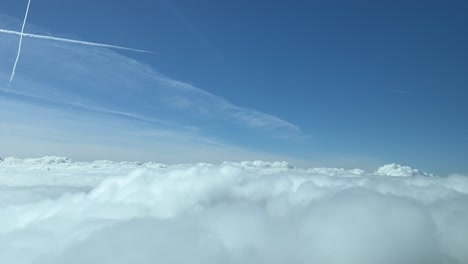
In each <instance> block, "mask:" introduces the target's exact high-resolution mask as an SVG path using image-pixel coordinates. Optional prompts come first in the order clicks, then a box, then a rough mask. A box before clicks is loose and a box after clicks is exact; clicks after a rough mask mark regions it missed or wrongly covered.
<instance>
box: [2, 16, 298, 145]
mask: <svg viewBox="0 0 468 264" xmlns="http://www.w3.org/2000/svg"><path fill="white" fill-rule="evenodd" d="M0 19H2V21H0V27H2V25H4V26H5V25H7V24H11V23H12V22H11V21H9V20H8V19H7V18H5V17H0ZM0 33H1V31H0ZM26 36H30V35H26ZM16 40H17V36H14V35H9V34H6V35H5V34H0V56H1V57H2V58H5V60H3V61H2V62H0V76H2V75H3V76H5V73H7V72H8V71H9V70H10V69H11V65H12V63H13V59H14V58H13V55H12V52H13V51H14V49H15V47H16V42H15V41H16ZM21 55H22V58H21V63H20V64H19V65H18V72H17V77H16V79H15V83H14V85H13V87H12V88H11V89H10V91H9V92H10V93H12V94H13V95H14V96H21V97H22V99H23V100H28V102H32V101H33V99H36V101H37V100H38V99H40V100H43V101H47V104H48V105H49V107H52V105H54V106H55V107H61V108H64V110H66V109H68V108H70V106H71V105H72V104H73V103H75V102H80V104H79V107H73V108H72V109H70V110H78V109H81V110H84V109H86V110H88V111H93V110H96V111H100V112H103V111H104V112H108V113H124V115H125V116H127V117H128V116H130V117H132V116H135V117H138V118H139V119H141V120H142V121H147V120H159V121H165V122H172V123H176V124H179V125H189V124H190V125H195V126H196V125H199V126H202V125H204V124H205V123H219V124H221V125H222V126H226V127H229V126H231V127H237V128H242V129H244V130H246V131H248V130H252V129H255V130H259V131H262V132H263V133H264V135H266V136H272V137H278V136H282V137H299V136H301V135H302V132H301V130H300V128H299V127H298V126H296V125H293V124H290V123H289V122H287V121H285V120H283V119H281V118H279V117H277V116H274V115H272V114H267V113H262V112H260V111H257V110H253V109H249V108H245V107H241V106H238V105H235V104H234V103H231V102H229V101H228V100H226V99H224V98H222V97H220V96H218V95H214V94H212V93H209V92H207V91H205V90H203V89H200V88H198V87H196V86H194V85H191V84H188V83H186V82H182V81H178V80H174V79H172V78H170V77H167V76H165V75H164V74H161V73H160V72H158V71H156V70H155V69H153V68H152V67H150V66H148V65H145V64H143V63H140V62H138V61H136V60H134V59H131V58H129V57H126V56H124V55H122V54H119V53H117V52H114V51H112V50H109V49H105V48H96V47H88V46H80V45H74V44H73V43H62V42H57V41H53V40H48V39H29V38H28V39H25V41H24V43H23V52H22V54H21ZM148 56H157V55H148ZM194 67H196V65H195V66H194ZM5 77H6V76H5ZM2 79H3V78H2ZM0 88H1V86H0ZM4 89H6V87H5V88H4ZM220 90H222V89H220ZM247 96H248V95H247ZM7 99H8V97H7ZM70 102H72V103H71V104H70Z"/></svg>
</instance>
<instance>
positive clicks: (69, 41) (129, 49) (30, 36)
mask: <svg viewBox="0 0 468 264" xmlns="http://www.w3.org/2000/svg"><path fill="white" fill-rule="evenodd" d="M0 33H4V34H10V35H17V36H24V37H28V38H36V39H46V40H55V41H60V42H67V43H73V44H80V45H87V46H94V47H101V48H110V49H119V50H128V51H135V52H141V53H154V52H152V51H148V50H141V49H133V48H127V47H122V46H116V45H110V44H103V43H96V42H89V41H82V40H75V39H67V38H58V37H52V36H45V35H38V34H31V33H21V32H18V31H14V30H6V29H0Z"/></svg>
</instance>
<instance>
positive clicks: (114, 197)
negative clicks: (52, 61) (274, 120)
mask: <svg viewBox="0 0 468 264" xmlns="http://www.w3.org/2000/svg"><path fill="white" fill-rule="evenodd" d="M9 160H10V161H9ZM51 160H53V161H52V162H51ZM61 160H62V161H63V162H60V161H61ZM21 164H23V165H21ZM38 164H39V165H41V166H39V165H38ZM63 164H68V165H67V166H63ZM42 165H45V166H47V167H46V169H44V168H45V167H43V166H42ZM389 166H390V167H388V168H390V169H391V170H389V169H387V168H386V166H384V167H381V168H380V169H379V170H377V172H376V173H368V172H365V171H363V170H359V169H356V170H344V169H333V168H331V169H326V168H316V169H299V168H294V167H293V166H291V165H289V164H287V163H284V162H273V163H271V162H260V161H255V162H241V163H232V162H225V163H223V164H221V165H212V164H186V165H163V164H158V163H138V162H111V161H97V162H92V163H84V162H73V161H70V160H67V159H60V158H52V159H50V158H44V159H36V160H35V161H34V162H32V160H29V159H28V160H22V161H21V160H19V159H15V162H11V159H10V158H6V159H5V160H4V161H2V162H0V199H1V202H0V215H1V216H2V217H1V218H0V259H1V260H2V262H5V263H18V264H46V263H47V264H48V263H52V264H55V263H57V264H58V263H71V264H74V263H96V264H101V263H113V264H114V263H116V264H120V263H122V264H123V263H143V264H145V263H337V264H340V263H346V264H348V263H359V264H362V263H364V264H366V263H369V264H370V263H372V264H374V263H383V264H386V263H389V264H390V263H392V264H393V263H408V264H410V263H411V264H415V263H424V264H426V263H434V264H435V263H468V253H467V252H468V251H467V250H466V249H467V248H466V245H468V210H466V208H468V177H465V176H461V175H452V176H448V177H436V176H434V177H427V175H426V174H422V173H411V172H412V171H413V170H412V169H410V170H407V169H406V167H398V166H396V167H395V166H393V165H389ZM382 168H384V169H382ZM400 168H404V169H401V170H399V169H400ZM395 171H406V173H407V174H404V175H402V174H403V173H401V174H400V175H398V176H411V177H391V176H396V175H395V174H396V173H394V172H395ZM382 175H387V176H388V175H390V176H388V177H387V176H382Z"/></svg>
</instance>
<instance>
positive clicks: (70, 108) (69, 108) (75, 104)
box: [67, 101, 81, 111]
mask: <svg viewBox="0 0 468 264" xmlns="http://www.w3.org/2000/svg"><path fill="white" fill-rule="evenodd" d="M80 102H81V101H77V102H76V103H74V104H73V105H72V106H70V107H68V109H67V111H70V110H72V109H73V107H75V106H77V105H78V104H79V103H80Z"/></svg>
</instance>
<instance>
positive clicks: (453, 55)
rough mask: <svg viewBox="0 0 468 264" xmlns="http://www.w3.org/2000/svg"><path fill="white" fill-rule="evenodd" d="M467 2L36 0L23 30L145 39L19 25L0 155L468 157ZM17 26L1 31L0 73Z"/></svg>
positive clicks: (317, 159)
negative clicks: (18, 54) (120, 48)
mask: <svg viewBox="0 0 468 264" xmlns="http://www.w3.org/2000/svg"><path fill="white" fill-rule="evenodd" d="M26 4H27V2H26V1H17V0H5V1H2V2H1V3H0V10H1V11H0V15H1V16H0V28H2V29H7V30H15V31H20V30H21V21H22V19H23V16H24V11H25V8H26ZM467 11H468V4H467V3H466V2H465V1H243V0H239V1H155V0H152V1H150V0H142V1H136V2H135V1H115V0H114V1H110V0H102V1H92V0H81V1H63V0H62V1H59V0H53V1H52V0H42V1H34V0H32V3H31V8H30V13H29V17H28V22H27V24H26V28H25V31H26V32H28V33H36V34H43V35H52V36H57V37H64V38H72V39H80V40H85V41H92V42H98V43H107V44H114V45H119V46H125V47H132V48H138V49H145V50H150V51H154V52H155V53H154V54H147V53H135V52H127V51H118V50H108V49H102V48H95V47H89V46H80V45H73V44H66V43H58V42H54V41H48V40H39V39H29V38H25V40H24V44H23V53H22V55H21V57H20V61H19V64H18V69H17V76H16V78H15V80H14V82H13V83H12V85H11V87H10V90H11V91H10V92H8V93H7V94H6V95H5V96H4V97H3V99H2V102H1V104H2V106H1V109H0V118H1V119H3V120H1V121H2V129H1V130H0V137H1V139H0V143H1V144H3V145H4V146H7V147H3V148H2V149H1V150H0V151H1V152H0V155H2V156H8V155H20V156H35V155H46V154H47V155H65V156H70V157H72V158H73V157H76V158H80V159H86V158H90V159H94V158H107V157H108V158H113V159H143V160H149V159H152V160H155V159H158V161H162V162H172V163H177V162H194V161H205V162H218V161H222V160H229V159H231V160H244V159H265V160H274V159H282V160H288V161H290V162H291V163H293V164H297V165H299V166H333V167H362V168H374V167H375V166H377V165H381V164H383V163H389V162H396V163H401V164H405V165H410V166H414V167H417V168H420V169H425V170H428V171H432V172H436V173H441V174H447V173H452V172H467V171H468V163H467V162H466V157H467V156H468V139H467V137H466V135H468V122H467V121H466V120H468V119H467V114H466V113H468V105H467V103H466V102H467V99H468V92H467V91H466V88H467V87H468V74H466V73H467V69H468V65H467V63H468V49H467V48H466V47H467V46H468V35H467V34H466V32H468V17H467V16H466V13H467ZM18 40H19V37H18V36H13V35H7V34H0V48H1V49H0V50H1V51H0V55H1V57H2V58H5V59H2V60H1V61H0V77H1V80H0V88H2V89H5V87H6V86H7V85H8V78H9V75H10V72H11V68H12V65H13V62H14V58H15V55H16V49H17V45H18V44H17V43H18ZM74 104H76V106H73V105H74ZM38 113H41V114H40V115H38ZM64 120H65V121H64ZM2 133H3V134H2ZM39 135H41V136H39ZM52 146H53V147H52ZM169 157H171V158H169Z"/></svg>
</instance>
